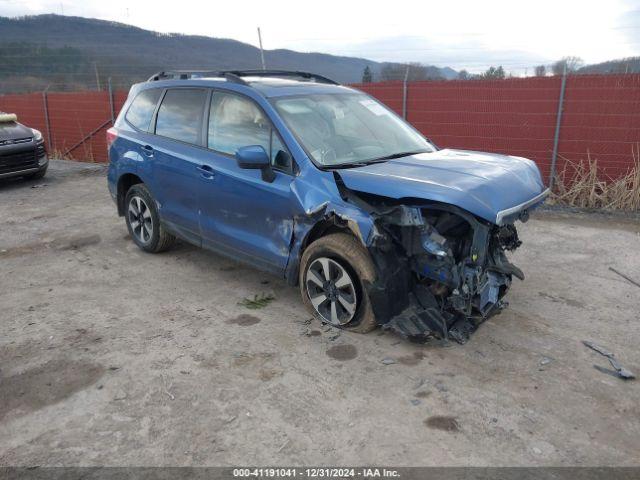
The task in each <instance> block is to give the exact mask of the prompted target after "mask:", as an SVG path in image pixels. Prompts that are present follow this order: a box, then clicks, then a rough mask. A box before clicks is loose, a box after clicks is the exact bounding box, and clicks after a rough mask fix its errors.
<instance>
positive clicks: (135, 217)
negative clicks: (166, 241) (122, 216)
mask: <svg viewBox="0 0 640 480" xmlns="http://www.w3.org/2000/svg"><path fill="white" fill-rule="evenodd" d="M127 215H128V218H129V225H131V231H132V232H133V235H134V236H135V237H136V239H137V240H138V241H139V242H141V243H149V242H150V241H151V237H152V236H153V219H152V218H151V210H149V206H148V205H147V204H146V202H145V201H144V199H143V198H141V197H139V196H137V195H136V196H133V197H131V200H129V210H128V212H127Z"/></svg>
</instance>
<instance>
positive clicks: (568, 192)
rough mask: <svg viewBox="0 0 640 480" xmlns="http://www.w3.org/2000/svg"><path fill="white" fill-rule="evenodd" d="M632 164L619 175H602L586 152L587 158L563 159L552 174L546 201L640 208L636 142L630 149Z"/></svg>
mask: <svg viewBox="0 0 640 480" xmlns="http://www.w3.org/2000/svg"><path fill="white" fill-rule="evenodd" d="M631 155H632V157H633V166H632V167H631V168H630V169H629V171H628V172H627V174H626V175H624V176H622V177H619V178H615V179H612V178H605V176H604V175H603V174H602V172H600V171H598V161H597V160H596V159H592V158H591V156H590V155H589V152H587V161H586V162H578V163H574V162H571V161H569V160H567V159H566V158H562V157H560V158H562V160H564V162H565V166H564V169H563V170H562V171H561V172H559V173H558V174H557V175H556V180H555V185H554V191H553V193H552V196H551V198H550V203H553V204H559V205H569V206H572V207H579V208H598V209H605V210H628V211H638V210H640V145H638V146H637V147H636V148H635V149H632V152H631Z"/></svg>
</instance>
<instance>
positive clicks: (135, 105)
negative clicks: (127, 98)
mask: <svg viewBox="0 0 640 480" xmlns="http://www.w3.org/2000/svg"><path fill="white" fill-rule="evenodd" d="M161 93H162V90H161V89H159V88H152V89H149V90H144V91H143V92H140V93H139V94H138V96H137V97H136V98H135V99H134V100H133V102H132V103H131V106H130V107H129V110H127V114H126V115H125V118H126V119H127V121H128V122H129V123H130V124H131V125H133V126H134V127H136V128H137V129H138V130H143V131H145V132H146V131H148V130H149V124H150V123H151V117H153V112H154V110H155V109H156V104H157V103H158V100H159V99H160V94H161Z"/></svg>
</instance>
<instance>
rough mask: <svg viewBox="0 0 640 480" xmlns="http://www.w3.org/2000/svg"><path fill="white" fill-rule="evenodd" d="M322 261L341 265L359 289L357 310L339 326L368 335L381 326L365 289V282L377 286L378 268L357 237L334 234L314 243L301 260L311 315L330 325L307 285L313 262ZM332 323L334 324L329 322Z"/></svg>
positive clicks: (302, 289) (303, 291) (301, 280)
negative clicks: (318, 309)
mask: <svg viewBox="0 0 640 480" xmlns="http://www.w3.org/2000/svg"><path fill="white" fill-rule="evenodd" d="M320 258H329V259H332V260H334V261H335V262H337V263H338V264H340V266H342V267H344V269H345V270H346V271H347V272H348V273H349V274H350V275H351V276H353V277H354V278H353V280H354V281H355V283H356V285H355V289H356V303H357V306H356V310H355V314H353V317H352V318H351V320H350V321H349V322H348V323H345V324H343V325H335V326H337V327H339V328H344V329H345V330H350V331H352V332H357V333H367V332H370V331H371V330H373V329H375V328H376V327H377V326H378V322H377V320H376V317H375V315H374V313H373V308H372V306H371V301H370V300H369V296H368V295H367V292H366V290H365V288H364V283H365V282H367V283H373V282H374V281H375V279H376V273H375V268H374V265H373V262H372V261H371V257H370V256H369V252H368V251H367V250H366V249H365V248H364V247H363V246H362V244H361V243H360V241H359V240H358V239H356V238H355V237H354V236H352V235H349V234H346V233H333V234H330V235H327V236H326V237H322V238H320V239H318V240H316V241H315V242H313V243H312V244H311V245H309V247H307V249H306V250H305V251H304V254H303V255H302V259H301V261H300V274H299V278H298V280H299V283H300V294H301V296H302V301H303V303H304V305H305V307H306V308H307V310H309V312H310V313H311V314H312V315H313V316H314V317H315V318H317V319H318V320H320V321H321V322H325V323H327V322H328V321H327V319H326V318H324V317H323V316H322V315H321V314H320V313H319V312H318V311H317V310H316V308H315V307H314V306H313V304H312V303H311V299H310V297H309V289H308V286H307V283H306V282H307V271H308V269H309V267H310V266H312V265H313V262H314V261H315V260H317V259H320ZM328 323H331V322H328Z"/></svg>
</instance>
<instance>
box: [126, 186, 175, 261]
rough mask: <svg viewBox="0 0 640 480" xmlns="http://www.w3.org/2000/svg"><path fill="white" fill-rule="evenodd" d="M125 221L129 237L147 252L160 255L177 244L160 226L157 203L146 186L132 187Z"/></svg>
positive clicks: (127, 197) (128, 193)
mask: <svg viewBox="0 0 640 480" xmlns="http://www.w3.org/2000/svg"><path fill="white" fill-rule="evenodd" d="M124 216H125V220H126V222H127V229H128V230H129V235H131V238H133V241H134V242H135V244H136V245H138V247H140V248H141V249H142V250H144V251H145V252H151V253H159V252H162V251H164V250H167V249H168V248H169V247H171V245H173V243H174V242H175V237H174V236H173V235H171V234H170V233H169V232H167V231H166V229H165V228H164V227H163V226H162V225H161V224H160V217H159V216H158V210H157V207H156V203H155V201H154V200H153V197H152V196H151V193H150V192H149V189H147V187H145V186H144V184H142V183H139V184H137V185H134V186H132V187H131V188H130V189H129V191H128V192H127V196H126V198H125V214H124Z"/></svg>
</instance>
